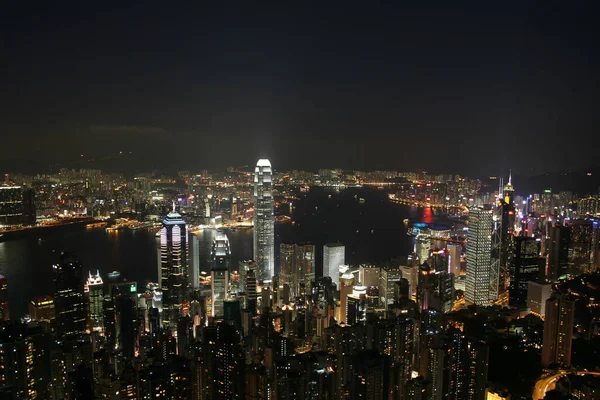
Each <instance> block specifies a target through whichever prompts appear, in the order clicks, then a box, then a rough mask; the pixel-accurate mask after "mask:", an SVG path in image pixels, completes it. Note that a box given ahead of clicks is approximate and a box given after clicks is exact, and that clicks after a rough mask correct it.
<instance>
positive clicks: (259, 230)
mask: <svg viewBox="0 0 600 400" xmlns="http://www.w3.org/2000/svg"><path fill="white" fill-rule="evenodd" d="M272 179H273V171H272V169H271V163H270V162H269V160H267V159H260V160H258V163H257V164H256V168H255V169H254V261H256V264H257V270H256V278H257V279H258V281H259V282H261V283H262V282H263V281H269V280H271V278H272V277H273V275H274V274H275V216H274V213H273V182H272Z"/></svg>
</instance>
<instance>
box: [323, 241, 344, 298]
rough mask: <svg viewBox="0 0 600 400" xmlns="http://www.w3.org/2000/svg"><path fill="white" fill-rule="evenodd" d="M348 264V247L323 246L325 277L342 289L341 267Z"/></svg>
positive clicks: (336, 244)
mask: <svg viewBox="0 0 600 400" xmlns="http://www.w3.org/2000/svg"><path fill="white" fill-rule="evenodd" d="M345 264H346V247H345V246H344V245H343V244H341V243H328V244H326V245H325V246H323V276H329V277H330V278H331V281H332V282H333V283H334V284H335V285H336V287H338V288H339V287H340V266H342V265H345Z"/></svg>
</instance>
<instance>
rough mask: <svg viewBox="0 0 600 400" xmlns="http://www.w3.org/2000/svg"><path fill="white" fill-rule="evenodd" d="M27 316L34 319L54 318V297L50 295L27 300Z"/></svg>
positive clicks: (48, 320) (42, 320) (47, 320)
mask: <svg viewBox="0 0 600 400" xmlns="http://www.w3.org/2000/svg"><path fill="white" fill-rule="evenodd" d="M29 316H30V317H31V319H32V320H34V321H40V322H50V321H52V320H53V319H54V299H53V298H52V297H51V296H38V297H34V298H33V300H31V302H29Z"/></svg>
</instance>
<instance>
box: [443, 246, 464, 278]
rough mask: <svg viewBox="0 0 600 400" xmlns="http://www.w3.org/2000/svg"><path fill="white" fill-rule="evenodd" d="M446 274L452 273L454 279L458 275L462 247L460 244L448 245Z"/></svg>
mask: <svg viewBox="0 0 600 400" xmlns="http://www.w3.org/2000/svg"><path fill="white" fill-rule="evenodd" d="M446 249H447V250H448V272H450V273H453V274H454V276H455V277H457V276H459V275H460V253H461V252H462V247H461V245H460V243H448V245H446Z"/></svg>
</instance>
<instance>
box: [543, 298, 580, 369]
mask: <svg viewBox="0 0 600 400" xmlns="http://www.w3.org/2000/svg"><path fill="white" fill-rule="evenodd" d="M545 311H546V318H545V321H544V343H543V344H544V346H543V347H542V367H544V368H548V367H550V365H551V364H554V363H556V364H558V365H560V366H563V367H568V366H570V365H571V346H572V340H573V328H574V320H575V300H573V299H572V298H570V297H569V296H565V295H555V296H552V297H550V298H549V299H547V300H546V310H545Z"/></svg>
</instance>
